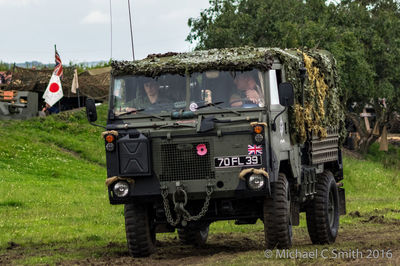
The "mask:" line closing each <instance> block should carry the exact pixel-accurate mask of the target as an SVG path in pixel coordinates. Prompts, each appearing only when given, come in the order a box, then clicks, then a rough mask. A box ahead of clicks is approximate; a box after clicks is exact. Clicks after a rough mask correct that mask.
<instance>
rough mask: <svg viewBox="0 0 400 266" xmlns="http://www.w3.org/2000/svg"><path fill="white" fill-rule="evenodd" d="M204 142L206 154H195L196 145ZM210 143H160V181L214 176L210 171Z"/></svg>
mask: <svg viewBox="0 0 400 266" xmlns="http://www.w3.org/2000/svg"><path fill="white" fill-rule="evenodd" d="M198 144H205V145H206V147H207V154H206V155H203V156H200V155H198V154H197V149H196V147H197V145H198ZM210 154H212V151H211V149H210V144H209V143H208V142H202V143H190V144H189V143H187V144H183V143H174V144H161V152H160V159H161V173H160V176H159V177H160V181H178V180H196V179H208V178H215V174H214V172H212V171H211V162H210V158H211V156H210Z"/></svg>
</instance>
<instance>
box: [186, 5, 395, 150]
mask: <svg viewBox="0 0 400 266" xmlns="http://www.w3.org/2000/svg"><path fill="white" fill-rule="evenodd" d="M188 25H189V27H190V28H191V31H190V33H189V35H188V37H187V41H189V42H191V43H197V47H196V49H210V48H222V47H234V46H243V45H251V46H277V47H281V48H299V47H304V46H306V47H310V48H320V49H326V50H329V51H330V52H332V53H333V55H334V56H335V58H336V59H337V62H338V69H339V73H340V77H341V82H340V84H341V87H342V88H344V99H345V104H346V107H347V109H348V110H349V111H350V112H349V113H348V118H349V119H351V120H352V121H353V122H354V124H355V125H356V127H357V130H358V132H359V133H360V136H361V142H360V145H361V146H360V147H361V151H362V152H366V151H367V150H368V147H369V146H370V145H371V144H372V143H373V142H374V141H375V140H376V139H377V138H378V137H379V135H380V134H373V132H368V131H367V130H366V129H365V127H364V126H363V124H362V123H361V119H360V116H359V113H360V112H362V110H363V108H364V107H365V105H366V104H368V105H372V106H373V108H374V109H375V112H376V115H377V117H376V125H377V129H378V130H379V131H380V132H381V131H382V129H383V127H384V126H385V125H387V124H388V120H389V117H390V116H391V115H392V114H393V112H394V111H399V109H400V97H399V96H400V90H399V86H400V75H399V74H398V73H400V71H399V70H400V69H399V68H400V8H399V3H398V1H395V0H377V1H376V0H344V1H340V2H339V3H332V1H324V0H306V1H301V0H281V1H274V0H210V7H209V8H207V9H205V10H204V11H202V12H201V13H200V16H199V17H198V18H191V19H189V21H188ZM382 99H385V104H386V107H385V105H384V104H383V101H382ZM354 103H357V104H356V105H354Z"/></svg>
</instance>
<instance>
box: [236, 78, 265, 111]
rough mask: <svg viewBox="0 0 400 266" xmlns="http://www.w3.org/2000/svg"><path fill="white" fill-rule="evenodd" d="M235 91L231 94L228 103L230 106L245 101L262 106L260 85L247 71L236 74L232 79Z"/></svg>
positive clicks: (262, 97)
mask: <svg viewBox="0 0 400 266" xmlns="http://www.w3.org/2000/svg"><path fill="white" fill-rule="evenodd" d="M233 82H234V83H235V85H236V88H237V91H236V92H235V93H234V94H232V96H231V98H230V100H229V103H230V105H231V106H232V107H240V106H243V104H245V103H246V102H250V103H252V104H256V105H258V106H264V96H263V94H262V90H261V88H260V86H258V85H257V82H256V81H255V79H254V77H253V76H252V75H251V74H249V73H242V74H238V75H237V76H236V77H235V79H234V81H233Z"/></svg>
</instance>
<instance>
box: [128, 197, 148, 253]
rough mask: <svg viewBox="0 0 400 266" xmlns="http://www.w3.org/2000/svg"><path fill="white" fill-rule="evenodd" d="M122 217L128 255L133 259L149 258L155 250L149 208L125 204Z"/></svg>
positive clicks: (142, 205)
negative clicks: (123, 216)
mask: <svg viewBox="0 0 400 266" xmlns="http://www.w3.org/2000/svg"><path fill="white" fill-rule="evenodd" d="M124 215H125V231H126V240H127V242H128V251H129V254H130V255H131V256H133V257H147V256H150V255H151V254H152V253H154V252H155V250H156V247H155V243H156V233H155V228H154V226H153V225H152V223H151V217H152V216H151V213H150V208H149V207H147V206H146V205H145V204H135V203H132V204H125V210H124Z"/></svg>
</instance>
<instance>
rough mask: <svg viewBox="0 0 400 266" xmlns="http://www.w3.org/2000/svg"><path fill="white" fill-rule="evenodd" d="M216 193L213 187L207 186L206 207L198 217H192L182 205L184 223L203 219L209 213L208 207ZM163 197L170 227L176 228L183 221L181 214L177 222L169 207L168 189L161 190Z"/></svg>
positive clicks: (178, 214) (178, 215) (204, 206)
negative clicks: (213, 194)
mask: <svg viewBox="0 0 400 266" xmlns="http://www.w3.org/2000/svg"><path fill="white" fill-rule="evenodd" d="M213 192H214V190H213V188H212V186H210V185H208V186H207V191H206V193H207V196H206V199H205V201H204V205H203V207H202V208H201V211H200V212H199V214H197V215H193V216H192V215H191V214H190V213H189V212H188V211H187V210H186V209H185V208H184V207H183V205H181V208H180V209H181V211H182V212H183V220H184V221H197V220H199V219H200V218H202V217H203V216H204V215H205V214H206V213H207V211H208V206H209V205H210V199H211V195H212V193H213ZM161 195H162V197H163V202H164V210H165V217H166V218H167V221H168V223H169V224H170V225H172V226H176V225H177V224H178V223H179V222H180V219H181V214H180V213H179V212H178V213H177V216H176V220H175V221H174V219H173V218H172V215H171V211H170V207H169V202H168V187H166V186H164V187H162V188H161Z"/></svg>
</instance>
